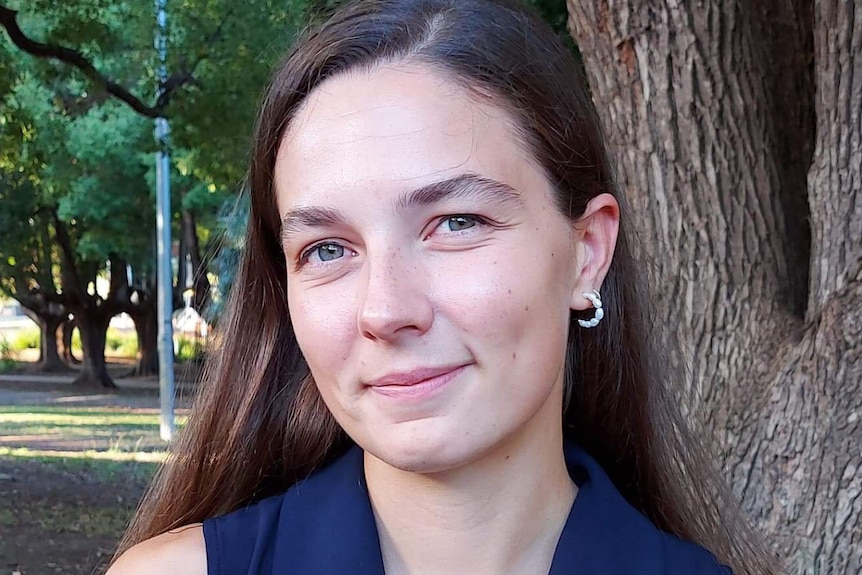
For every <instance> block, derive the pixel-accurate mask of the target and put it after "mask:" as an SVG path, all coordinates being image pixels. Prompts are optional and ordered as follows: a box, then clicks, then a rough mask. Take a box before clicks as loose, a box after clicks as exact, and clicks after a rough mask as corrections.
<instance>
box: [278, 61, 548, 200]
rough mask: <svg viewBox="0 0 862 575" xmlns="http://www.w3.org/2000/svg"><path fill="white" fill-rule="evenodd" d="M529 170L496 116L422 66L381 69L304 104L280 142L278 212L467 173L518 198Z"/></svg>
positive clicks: (352, 77)
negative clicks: (341, 193) (323, 198)
mask: <svg viewBox="0 0 862 575" xmlns="http://www.w3.org/2000/svg"><path fill="white" fill-rule="evenodd" d="M528 163H529V164H531V163H532V162H529V160H528V154H527V153H526V151H525V150H524V148H523V146H521V144H520V143H519V141H518V138H517V135H516V131H515V130H514V128H513V127H512V125H511V122H510V120H509V116H508V114H506V113H505V112H504V111H503V110H502V109H500V108H497V107H495V106H493V105H492V104H490V103H489V102H487V101H479V100H478V99H477V98H476V97H475V96H473V95H471V93H470V92H468V91H467V90H465V89H464V88H462V87H461V86H459V85H458V84H457V83H455V82H452V81H450V80H448V79H446V78H445V77H444V76H443V75H442V74H440V73H436V72H434V71H432V70H430V69H429V68H427V67H421V66H382V67H380V68H377V69H375V70H374V71H372V72H368V73H365V72H363V73H354V74H344V75H341V76H337V77H334V78H331V79H329V80H327V81H326V82H325V83H324V84H322V85H321V86H320V87H318V88H317V89H316V90H315V91H314V92H313V93H312V94H310V95H309V97H308V98H307V100H306V102H305V103H304V104H303V106H302V107H301V108H300V110H299V111H298V113H297V116H296V117H295V118H294V121H293V122H292V125H291V127H290V129H289V130H288V132H287V133H286V134H285V137H284V139H283V140H282V143H281V146H280V148H279V153H278V157H277V161H276V166H275V184H276V190H277V191H278V196H279V203H280V204H281V203H284V202H286V201H291V202H292V201H300V202H303V203H304V202H305V201H310V200H311V199H312V198H310V197H308V194H316V193H320V191H321V190H327V191H332V190H339V189H343V190H348V189H356V188H365V187H368V188H375V189H380V188H381V186H382V187H386V186H387V185H388V184H392V185H393V186H396V187H398V188H403V187H404V185H407V184H410V185H422V183H423V182H424V181H425V180H428V181H432V180H434V181H436V180H439V179H440V178H441V176H442V177H445V176H446V175H455V174H458V173H463V172H465V171H469V172H473V173H477V174H480V175H483V176H487V177H489V178H492V179H495V180H499V181H502V182H505V183H507V184H509V185H510V186H512V187H514V188H516V189H518V188H519V186H520V185H523V184H524V182H523V181H522V180H523V179H524V177H525V176H526V175H528V174H524V173H523V172H524V169H525V166H524V165H525V164H528Z"/></svg>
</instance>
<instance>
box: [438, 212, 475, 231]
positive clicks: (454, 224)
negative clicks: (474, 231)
mask: <svg viewBox="0 0 862 575" xmlns="http://www.w3.org/2000/svg"><path fill="white" fill-rule="evenodd" d="M479 223H481V221H480V220H479V218H478V217H476V216H446V217H445V218H443V220H442V221H441V222H440V225H443V224H447V225H448V226H449V231H452V232H460V231H463V230H469V229H470V228H473V227H475V226H476V225H477V224H479Z"/></svg>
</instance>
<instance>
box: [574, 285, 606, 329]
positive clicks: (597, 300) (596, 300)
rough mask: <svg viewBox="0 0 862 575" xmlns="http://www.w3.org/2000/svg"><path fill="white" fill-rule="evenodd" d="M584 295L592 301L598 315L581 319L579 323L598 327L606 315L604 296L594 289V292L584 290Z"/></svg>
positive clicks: (584, 325)
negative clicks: (603, 306) (603, 304)
mask: <svg viewBox="0 0 862 575" xmlns="http://www.w3.org/2000/svg"><path fill="white" fill-rule="evenodd" d="M583 296H584V297H585V298H587V299H588V300H590V303H592V304H593V307H594V308H596V315H595V316H594V317H593V318H592V319H579V320H578V323H579V324H580V325H581V327H596V326H597V325H599V322H600V321H602V318H603V317H605V310H603V309H602V296H601V294H599V292H598V290H593V293H587V292H584V294H583Z"/></svg>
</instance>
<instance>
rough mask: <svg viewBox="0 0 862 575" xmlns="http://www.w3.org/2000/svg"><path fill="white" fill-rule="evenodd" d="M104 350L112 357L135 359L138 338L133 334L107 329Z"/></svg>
mask: <svg viewBox="0 0 862 575" xmlns="http://www.w3.org/2000/svg"><path fill="white" fill-rule="evenodd" d="M105 349H106V350H107V351H109V352H111V355H114V356H120V357H135V356H136V355H137V353H138V336H137V335H136V334H135V333H134V332H128V331H120V330H118V329H114V328H112V327H109V328H108V333H107V336H106V341H105Z"/></svg>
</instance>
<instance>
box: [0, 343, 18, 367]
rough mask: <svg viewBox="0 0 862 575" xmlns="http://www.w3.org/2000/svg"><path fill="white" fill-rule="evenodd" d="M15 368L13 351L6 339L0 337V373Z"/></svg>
mask: <svg viewBox="0 0 862 575" xmlns="http://www.w3.org/2000/svg"><path fill="white" fill-rule="evenodd" d="M16 366H17V362H16V361H15V349H14V348H13V347H12V344H10V343H9V342H8V341H7V340H6V337H4V336H3V335H0V373H3V372H5V371H9V370H12V369H15V367H16Z"/></svg>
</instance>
